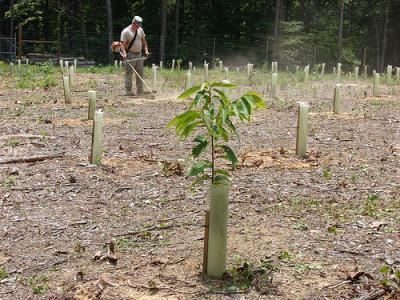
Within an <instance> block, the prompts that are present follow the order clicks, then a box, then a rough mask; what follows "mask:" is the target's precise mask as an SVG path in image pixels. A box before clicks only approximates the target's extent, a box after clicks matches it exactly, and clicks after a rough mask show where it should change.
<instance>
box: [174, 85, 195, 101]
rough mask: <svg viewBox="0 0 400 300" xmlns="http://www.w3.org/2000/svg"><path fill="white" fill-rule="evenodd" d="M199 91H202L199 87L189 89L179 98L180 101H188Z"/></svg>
mask: <svg viewBox="0 0 400 300" xmlns="http://www.w3.org/2000/svg"><path fill="white" fill-rule="evenodd" d="M199 89H200V86H199V85H197V86H194V87H191V88H190V89H187V90H186V91H184V92H183V93H182V94H180V95H179V96H178V99H187V98H188V97H189V96H190V95H191V94H193V93H195V92H197V91H198V90H199Z"/></svg>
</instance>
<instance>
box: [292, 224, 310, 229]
mask: <svg viewBox="0 0 400 300" xmlns="http://www.w3.org/2000/svg"><path fill="white" fill-rule="evenodd" d="M293 229H296V230H301V231H306V230H308V229H310V227H309V226H308V224H307V223H304V222H299V223H296V224H294V225H293Z"/></svg>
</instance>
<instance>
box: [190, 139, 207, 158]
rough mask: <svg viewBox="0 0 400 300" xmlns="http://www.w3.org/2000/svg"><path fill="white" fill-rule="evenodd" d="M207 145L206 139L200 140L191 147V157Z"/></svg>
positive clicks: (199, 152) (197, 154)
mask: <svg viewBox="0 0 400 300" xmlns="http://www.w3.org/2000/svg"><path fill="white" fill-rule="evenodd" d="M207 146H208V141H207V139H206V140H205V141H201V142H200V143H199V144H197V145H196V146H194V147H193V149H192V155H193V157H198V156H199V155H200V154H201V153H202V152H203V151H204V150H205V149H206V148H207Z"/></svg>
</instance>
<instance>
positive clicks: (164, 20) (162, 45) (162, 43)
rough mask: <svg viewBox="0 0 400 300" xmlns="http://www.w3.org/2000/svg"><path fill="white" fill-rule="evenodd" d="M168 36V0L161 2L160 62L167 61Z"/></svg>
mask: <svg viewBox="0 0 400 300" xmlns="http://www.w3.org/2000/svg"><path fill="white" fill-rule="evenodd" d="M166 35H167V0H161V36H160V61H165V39H166Z"/></svg>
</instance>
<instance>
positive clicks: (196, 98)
mask: <svg viewBox="0 0 400 300" xmlns="http://www.w3.org/2000/svg"><path fill="white" fill-rule="evenodd" d="M203 96H204V92H203V91H200V92H197V94H196V97H194V100H193V102H192V104H193V106H197V105H198V104H199V102H200V100H201V98H203Z"/></svg>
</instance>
